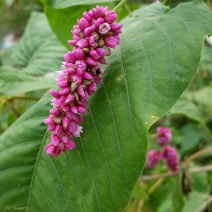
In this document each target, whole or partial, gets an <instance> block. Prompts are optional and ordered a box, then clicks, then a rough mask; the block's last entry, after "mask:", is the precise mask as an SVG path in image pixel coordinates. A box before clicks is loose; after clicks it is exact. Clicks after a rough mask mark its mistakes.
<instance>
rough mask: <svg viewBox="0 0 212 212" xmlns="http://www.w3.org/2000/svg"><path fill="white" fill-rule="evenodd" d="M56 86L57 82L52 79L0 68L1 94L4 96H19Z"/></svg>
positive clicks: (5, 67) (9, 68)
mask: <svg viewBox="0 0 212 212" xmlns="http://www.w3.org/2000/svg"><path fill="white" fill-rule="evenodd" d="M54 84H55V80H54V79H53V78H50V77H34V76H30V75H28V74H25V73H22V72H21V71H20V70H17V69H13V68H11V67H7V66H3V67H1V68H0V87H1V90H0V93H2V94H4V95H17V94H23V93H26V92H29V91H34V90H41V89H48V88H50V87H52V86H53V85H54Z"/></svg>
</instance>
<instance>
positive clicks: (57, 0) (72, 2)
mask: <svg viewBox="0 0 212 212" xmlns="http://www.w3.org/2000/svg"><path fill="white" fill-rule="evenodd" d="M114 1H120V0H41V2H42V3H44V4H45V5H47V6H49V7H52V8H66V7H72V6H81V5H92V4H93V5H94V4H98V5H99V4H103V3H108V2H114Z"/></svg>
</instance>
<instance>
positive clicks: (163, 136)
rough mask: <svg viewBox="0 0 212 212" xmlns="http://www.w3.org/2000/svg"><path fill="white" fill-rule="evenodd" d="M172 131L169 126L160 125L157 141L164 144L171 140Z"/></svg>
mask: <svg viewBox="0 0 212 212" xmlns="http://www.w3.org/2000/svg"><path fill="white" fill-rule="evenodd" d="M171 138H172V133H171V130H170V129H169V128H166V127H158V128H157V142H158V143H159V144H160V145H161V146H164V145H166V144H167V143H169V142H170V141H171Z"/></svg>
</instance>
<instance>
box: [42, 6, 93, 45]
mask: <svg viewBox="0 0 212 212" xmlns="http://www.w3.org/2000/svg"><path fill="white" fill-rule="evenodd" d="M86 10H89V6H73V7H70V8H65V9H52V8H51V7H46V9H45V12H46V16H47V18H48V21H49V24H50V26H51V28H52V30H53V31H54V33H55V34H56V35H57V37H58V39H60V41H61V42H62V43H63V45H65V46H66V47H67V48H68V49H72V46H70V45H69V44H68V40H71V39H73V36H72V34H71V30H72V28H73V26H74V25H75V24H77V19H80V18H81V16H82V14H83V12H84V11H86Z"/></svg>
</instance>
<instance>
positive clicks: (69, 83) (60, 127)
mask: <svg viewBox="0 0 212 212" xmlns="http://www.w3.org/2000/svg"><path fill="white" fill-rule="evenodd" d="M116 19H117V14H116V12H115V11H110V10H109V8H108V7H102V6H96V8H93V9H92V10H90V11H88V12H84V13H83V18H81V19H80V20H78V24H77V25H75V26H74V27H73V30H72V34H73V39H72V40H69V41H68V43H69V44H70V45H72V46H73V47H74V48H73V50H72V51H69V52H67V53H66V54H65V55H64V62H63V63H62V70H60V71H58V72H57V84H58V87H59V88H60V90H59V91H56V90H51V91H50V93H51V95H52V97H53V99H52V106H53V108H52V109H51V110H50V112H49V113H50V115H49V117H48V118H47V119H46V120H45V121H44V123H45V124H47V125H49V127H48V131H50V132H51V133H52V134H51V136H50V140H51V143H49V144H48V145H46V153H47V154H53V155H54V157H57V156H58V155H59V154H60V153H61V152H62V153H65V152H66V149H69V150H73V149H74V148H75V147H76V144H75V142H74V141H73V140H72V139H73V137H79V136H80V133H82V129H83V128H82V126H80V125H79V124H80V123H81V122H82V121H83V117H82V115H83V114H86V113H87V110H86V106H87V105H88V97H89V96H91V95H92V94H93V92H94V91H95V90H96V86H97V84H99V83H100V82H101V80H102V79H101V75H102V74H103V73H104V71H103V70H102V68H101V67H100V66H99V64H107V62H106V59H105V56H109V55H111V48H115V47H116V46H117V45H118V44H119V43H120V38H119V34H120V33H121V27H122V25H121V24H115V23H114V22H115V20H116Z"/></svg>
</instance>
